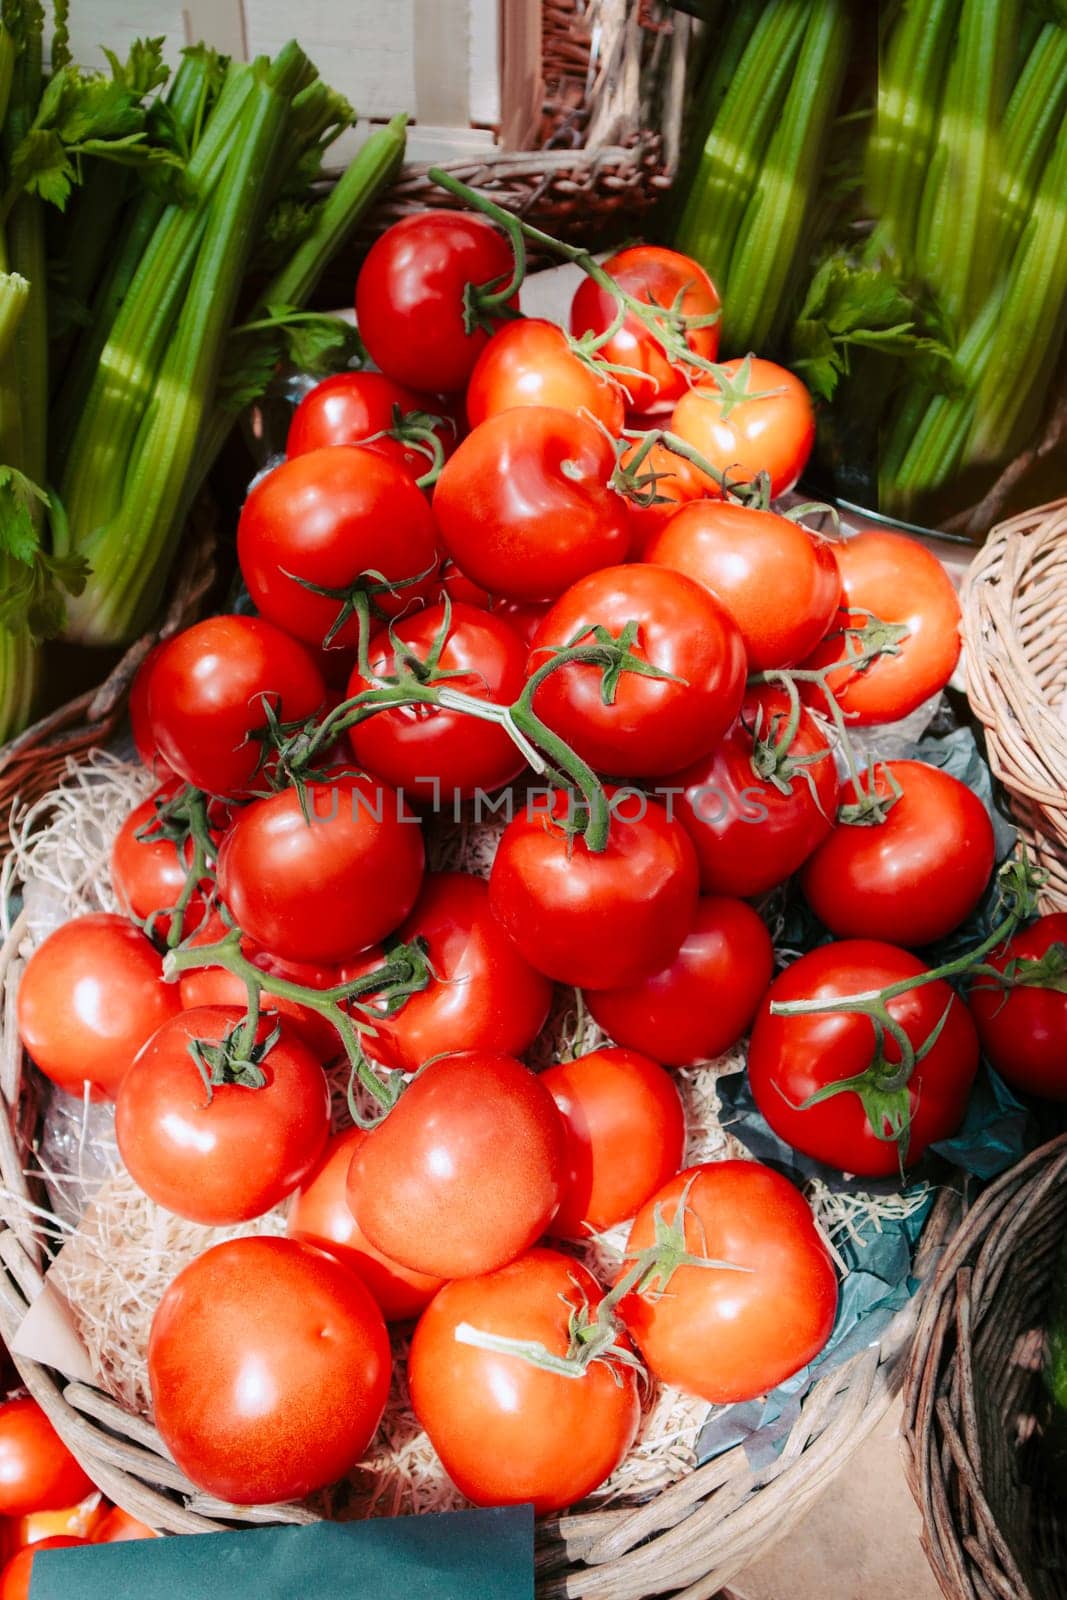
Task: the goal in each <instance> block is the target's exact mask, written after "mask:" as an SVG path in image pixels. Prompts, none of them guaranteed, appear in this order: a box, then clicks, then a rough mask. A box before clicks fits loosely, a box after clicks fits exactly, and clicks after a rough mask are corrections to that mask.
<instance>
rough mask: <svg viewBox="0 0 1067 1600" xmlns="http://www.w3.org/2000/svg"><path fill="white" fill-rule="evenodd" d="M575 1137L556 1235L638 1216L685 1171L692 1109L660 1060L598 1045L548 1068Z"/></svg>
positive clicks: (572, 1235) (581, 1234) (546, 1079)
mask: <svg viewBox="0 0 1067 1600" xmlns="http://www.w3.org/2000/svg"><path fill="white" fill-rule="evenodd" d="M541 1082H542V1083H543V1084H544V1086H545V1088H546V1089H547V1090H548V1091H549V1093H550V1094H551V1096H552V1098H553V1100H555V1102H556V1105H557V1106H558V1107H559V1112H560V1116H561V1117H562V1118H563V1127H564V1131H565V1133H566V1137H567V1177H566V1182H565V1185H564V1189H563V1198H562V1200H561V1201H560V1204H559V1210H558V1211H557V1212H556V1215H555V1216H554V1218H553V1219H552V1221H551V1222H550V1224H549V1228H548V1231H549V1233H552V1234H555V1235H556V1237H557V1238H560V1239H584V1238H586V1237H587V1235H588V1234H590V1233H600V1232H601V1231H602V1230H603V1229H604V1228H611V1227H614V1225H615V1224H616V1223H617V1222H624V1221H625V1220H626V1218H627V1217H632V1216H633V1215H634V1213H635V1212H636V1211H637V1209H638V1208H639V1207H640V1206H642V1205H644V1203H645V1201H646V1200H647V1199H648V1197H649V1195H650V1194H655V1192H656V1190H657V1189H659V1188H662V1186H663V1184H665V1183H666V1181H667V1179H668V1178H670V1177H672V1176H673V1174H674V1173H676V1172H677V1171H678V1168H679V1167H680V1166H681V1164H682V1155H683V1152H684V1150H685V1115H684V1113H683V1111H682V1102H681V1100H680V1099H679V1098H678V1090H677V1089H676V1088H675V1087H674V1084H673V1082H672V1081H671V1078H670V1075H669V1073H666V1072H664V1070H663V1068H662V1067H661V1066H660V1065H659V1064H658V1062H656V1061H653V1060H652V1058H651V1057H650V1056H645V1055H641V1054H639V1052H638V1051H636V1050H611V1049H604V1050H591V1051H590V1052H589V1053H588V1055H584V1056H578V1057H577V1058H576V1059H575V1060H574V1061H561V1062H560V1063H559V1064H558V1065H557V1066H554V1067H549V1068H548V1070H547V1072H542V1074H541Z"/></svg>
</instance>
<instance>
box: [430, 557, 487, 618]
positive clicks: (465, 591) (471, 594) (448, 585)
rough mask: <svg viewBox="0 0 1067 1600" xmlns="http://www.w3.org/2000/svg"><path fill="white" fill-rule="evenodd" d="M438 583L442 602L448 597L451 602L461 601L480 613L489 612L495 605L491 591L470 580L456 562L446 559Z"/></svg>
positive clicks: (442, 564)
mask: <svg viewBox="0 0 1067 1600" xmlns="http://www.w3.org/2000/svg"><path fill="white" fill-rule="evenodd" d="M438 581H439V583H440V585H441V590H440V593H441V599H442V600H443V599H444V598H445V596H446V595H447V596H448V598H449V599H450V600H460V601H462V603H463V604H464V605H465V606H475V607H477V609H478V610H479V611H488V610H489V609H490V608H491V606H492V604H493V597H492V595H491V594H490V593H489V591H488V590H487V589H483V588H482V587H481V585H480V584H477V583H475V582H474V581H473V580H472V579H470V578H468V577H467V574H466V573H465V572H461V571H460V569H459V567H457V566H456V563H455V562H454V561H449V560H447V559H446V560H445V561H443V562H442V563H441V570H440V573H439V574H438Z"/></svg>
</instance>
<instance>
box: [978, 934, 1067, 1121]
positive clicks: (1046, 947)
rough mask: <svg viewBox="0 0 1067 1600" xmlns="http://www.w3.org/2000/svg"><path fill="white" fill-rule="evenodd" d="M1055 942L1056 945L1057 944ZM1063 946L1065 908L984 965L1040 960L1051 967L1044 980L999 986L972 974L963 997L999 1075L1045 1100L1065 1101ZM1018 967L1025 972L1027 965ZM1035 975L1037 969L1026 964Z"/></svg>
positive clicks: (1066, 1008) (1066, 1029) (1066, 1043)
mask: <svg viewBox="0 0 1067 1600" xmlns="http://www.w3.org/2000/svg"><path fill="white" fill-rule="evenodd" d="M1058 947H1060V948H1058ZM1063 951H1067V913H1065V912H1062V911H1056V912H1052V913H1050V914H1049V915H1048V916H1044V917H1038V919H1037V921H1036V922H1032V923H1031V924H1030V926H1029V927H1028V928H1022V929H1020V931H1019V932H1018V933H1016V934H1014V935H1013V936H1012V938H1011V939H1009V940H1008V941H1007V943H1006V944H1004V945H1001V946H1000V948H999V949H997V950H995V951H994V952H993V953H992V955H988V956H986V958H985V960H986V964H987V965H988V966H991V967H995V968H996V969H997V971H998V972H1003V971H1004V969H1005V968H1006V967H1007V966H1008V965H1009V963H1011V962H1015V961H1019V962H1024V963H1025V962H1031V961H1037V962H1040V961H1042V960H1043V959H1044V960H1045V965H1046V967H1050V968H1051V970H1050V971H1048V973H1047V975H1046V977H1045V981H1044V983H1042V982H1040V981H1038V982H1036V983H1026V984H1018V985H1016V986H1015V987H1014V988H1004V987H1003V986H1002V985H1000V984H998V983H997V982H996V980H995V979H992V978H990V977H988V976H985V975H983V976H981V977H979V978H977V979H976V980H975V982H974V984H973V986H972V988H971V992H970V994H969V995H968V997H967V1003H968V1005H969V1007H970V1012H971V1016H972V1017H973V1018H974V1020H975V1023H976V1024H977V1027H978V1037H979V1039H981V1041H982V1049H983V1050H984V1051H985V1053H986V1055H987V1056H988V1057H989V1059H990V1061H991V1062H992V1064H993V1066H994V1067H995V1068H996V1070H997V1071H998V1072H999V1073H1000V1075H1001V1077H1002V1078H1004V1079H1005V1081H1006V1082H1007V1083H1009V1084H1010V1085H1011V1087H1012V1088H1013V1089H1017V1090H1019V1091H1020V1092H1021V1093H1023V1094H1036V1095H1040V1096H1041V1097H1042V1098H1043V1099H1045V1100H1067V988H1065V985H1064V980H1063V971H1064V960H1063V956H1062V952H1063ZM1022 971H1023V972H1024V973H1025V972H1026V968H1025V967H1023V969H1022ZM1030 976H1031V977H1033V978H1036V979H1038V980H1040V977H1041V973H1040V971H1037V972H1035V971H1034V969H1032V968H1031V969H1030Z"/></svg>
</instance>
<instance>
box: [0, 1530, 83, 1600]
mask: <svg viewBox="0 0 1067 1600" xmlns="http://www.w3.org/2000/svg"><path fill="white" fill-rule="evenodd" d="M88 1543H89V1540H88V1539H79V1538H78V1537H77V1536H76V1535H75V1534H72V1533H60V1534H55V1535H54V1536H53V1537H52V1538H50V1539H39V1540H38V1541H37V1543H36V1544H34V1545H29V1546H28V1547H27V1548H26V1549H25V1550H20V1551H19V1552H18V1554H17V1555H14V1556H12V1557H11V1560H10V1561H9V1562H8V1563H7V1565H6V1566H5V1567H4V1569H3V1571H2V1572H0V1600H29V1596H30V1584H31V1582H32V1581H33V1580H32V1572H33V1564H34V1562H35V1561H36V1559H37V1557H38V1555H39V1554H40V1553H41V1551H42V1550H73V1549H74V1548H75V1547H76V1546H77V1545H81V1544H88Z"/></svg>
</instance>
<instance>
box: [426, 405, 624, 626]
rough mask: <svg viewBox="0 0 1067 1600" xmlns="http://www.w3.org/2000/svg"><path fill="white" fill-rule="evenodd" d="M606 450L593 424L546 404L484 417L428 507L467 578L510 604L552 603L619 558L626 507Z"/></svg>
mask: <svg viewBox="0 0 1067 1600" xmlns="http://www.w3.org/2000/svg"><path fill="white" fill-rule="evenodd" d="M614 471H615V451H614V448H613V446H612V443H611V440H610V439H608V438H607V437H606V436H605V435H604V434H603V433H602V432H601V430H600V429H599V428H598V427H597V425H596V423H595V422H590V421H589V419H588V418H587V417H576V416H574V415H573V413H572V412H569V411H560V410H559V409H558V408H556V407H554V406H523V407H521V409H519V410H515V411H504V412H500V413H499V414H498V415H497V416H493V417H489V418H487V419H486V421H485V422H483V423H481V424H479V426H478V427H477V428H475V429H474V430H473V431H472V432H471V433H469V434H468V435H467V437H466V438H465V439H464V441H463V443H462V444H461V445H460V446H459V448H458V449H457V451H456V453H455V455H454V456H453V457H452V459H451V460H450V461H446V462H445V465H444V468H443V469H442V472H441V476H440V477H439V478H438V480H437V487H436V489H435V490H434V497H433V509H434V514H435V515H436V517H437V522H438V526H439V528H440V531H441V538H442V540H443V541H444V545H445V548H446V549H447V551H448V553H449V555H450V556H451V557H452V559H453V560H454V561H456V562H457V563H458V564H459V566H460V567H461V568H462V569H463V571H464V572H465V573H466V574H467V576H468V577H470V578H473V579H474V581H475V583H480V584H481V585H482V586H483V587H484V588H486V589H488V590H489V592H490V593H491V594H497V595H505V596H506V597H507V598H508V599H511V600H526V601H529V600H552V599H554V598H555V597H556V595H559V594H562V593H563V591H564V589H566V588H569V586H570V585H571V584H572V583H575V582H576V581H577V580H578V579H579V578H583V577H584V576H585V575H586V573H587V572H595V571H596V570H597V569H598V568H599V567H607V566H612V565H614V563H616V562H619V561H624V560H625V559H626V555H627V552H628V550H629V546H630V534H629V523H628V517H627V511H626V503H625V501H624V500H623V499H622V496H621V495H619V494H616V492H615V490H614V489H613V488H612V487H611V479H612V475H613V474H614Z"/></svg>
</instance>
